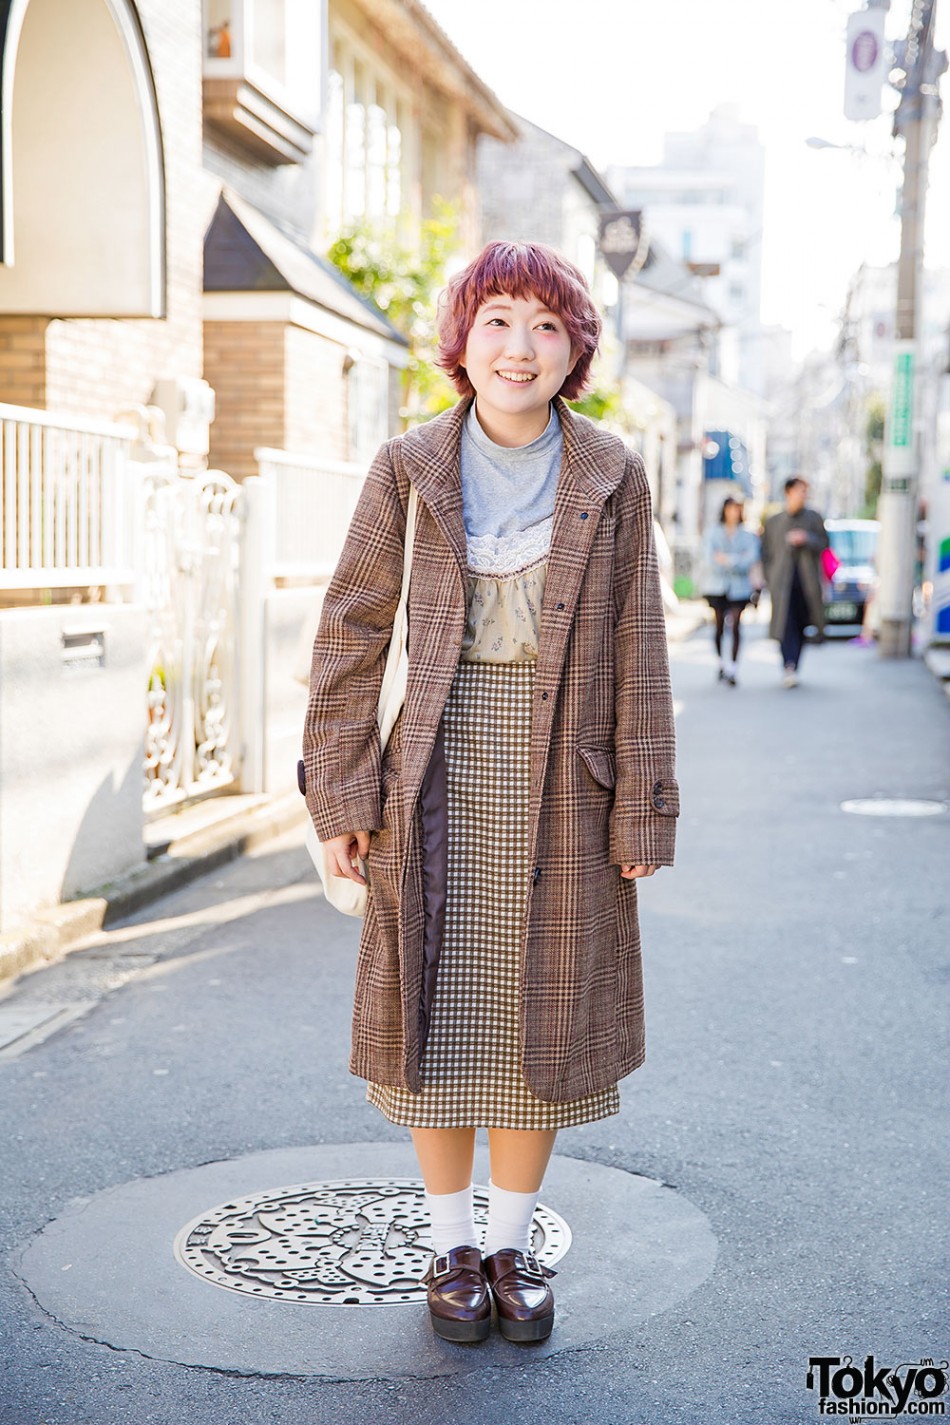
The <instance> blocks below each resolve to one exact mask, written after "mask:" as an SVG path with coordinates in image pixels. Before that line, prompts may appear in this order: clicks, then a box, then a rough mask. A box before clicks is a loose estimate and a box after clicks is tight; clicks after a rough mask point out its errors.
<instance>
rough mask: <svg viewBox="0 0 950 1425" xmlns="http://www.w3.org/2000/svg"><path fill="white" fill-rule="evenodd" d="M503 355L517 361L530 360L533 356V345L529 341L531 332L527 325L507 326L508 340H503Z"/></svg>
mask: <svg viewBox="0 0 950 1425" xmlns="http://www.w3.org/2000/svg"><path fill="white" fill-rule="evenodd" d="M505 355H506V356H510V357H512V358H513V359H516V360H519V361H530V360H531V358H532V357H533V356H534V346H533V344H532V341H531V333H530V331H529V330H528V328H527V327H522V326H511V327H509V328H508V340H507V341H506V342H505Z"/></svg>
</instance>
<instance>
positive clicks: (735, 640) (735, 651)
mask: <svg viewBox="0 0 950 1425" xmlns="http://www.w3.org/2000/svg"><path fill="white" fill-rule="evenodd" d="M744 608H745V604H736V605H735V606H734V607H733V610H732V662H733V666H735V664H736V663H738V661H739V644H740V642H741V635H740V632H739V621H740V620H741V618H742V610H743V609H744Z"/></svg>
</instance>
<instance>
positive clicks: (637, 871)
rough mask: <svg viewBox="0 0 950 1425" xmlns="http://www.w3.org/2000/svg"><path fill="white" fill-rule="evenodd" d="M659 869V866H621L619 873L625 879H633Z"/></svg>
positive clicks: (651, 873)
mask: <svg viewBox="0 0 950 1425" xmlns="http://www.w3.org/2000/svg"><path fill="white" fill-rule="evenodd" d="M659 869H660V868H659V866H621V867H620V874H621V876H623V878H624V880H625V881H635V880H638V879H639V878H640V877H641V876H652V875H653V872H654V871H658V870H659Z"/></svg>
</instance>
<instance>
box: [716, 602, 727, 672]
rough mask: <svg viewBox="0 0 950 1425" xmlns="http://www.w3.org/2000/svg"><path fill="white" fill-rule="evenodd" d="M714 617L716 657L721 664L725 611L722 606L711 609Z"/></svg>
mask: <svg viewBox="0 0 950 1425" xmlns="http://www.w3.org/2000/svg"><path fill="white" fill-rule="evenodd" d="M713 613H714V614H715V615H716V635H715V637H716V657H717V658H718V659H719V661H720V662H722V635H723V633H724V631H725V627H726V610H725V606H724V605H723V604H717V605H716V607H715V608H714V609H713Z"/></svg>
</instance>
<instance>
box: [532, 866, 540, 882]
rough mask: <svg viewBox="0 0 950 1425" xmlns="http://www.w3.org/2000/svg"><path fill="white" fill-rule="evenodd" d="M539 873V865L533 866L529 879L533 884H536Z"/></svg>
mask: <svg viewBox="0 0 950 1425" xmlns="http://www.w3.org/2000/svg"><path fill="white" fill-rule="evenodd" d="M540 875H541V867H540V866H535V868H534V870H533V871H532V872H531V880H532V882H533V883H534V884H535V885H537V882H538V878H539V877H540Z"/></svg>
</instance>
